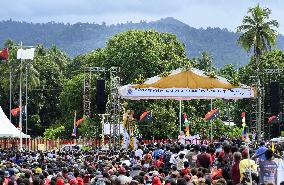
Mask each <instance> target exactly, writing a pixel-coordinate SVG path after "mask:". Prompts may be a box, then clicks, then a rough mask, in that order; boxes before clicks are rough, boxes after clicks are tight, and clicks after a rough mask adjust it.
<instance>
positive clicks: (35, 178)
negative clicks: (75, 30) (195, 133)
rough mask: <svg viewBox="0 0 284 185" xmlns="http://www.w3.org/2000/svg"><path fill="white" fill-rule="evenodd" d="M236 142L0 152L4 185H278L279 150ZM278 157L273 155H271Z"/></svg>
mask: <svg viewBox="0 0 284 185" xmlns="http://www.w3.org/2000/svg"><path fill="white" fill-rule="evenodd" d="M255 146H256V148H254V147H253V146H251V147H248V146H247V145H245V144H244V143H242V142H240V140H225V141H222V142H217V143H211V144H210V143H209V144H208V145H202V144H188V145H183V144H180V143H178V142H168V143H155V144H147V145H146V144H144V143H143V142H142V143H140V144H139V145H138V148H137V149H135V150H131V149H128V150H127V149H121V148H113V149H105V150H103V149H93V150H89V151H80V150H72V151H45V152H43V151H21V152H20V151H16V150H9V149H3V150H0V160H1V163H0V183H1V184H4V185H111V184H113V185H126V184H130V185H142V184H146V185H150V184H151V185H162V184H165V185H176V184H177V185H192V184H193V185H197V184H216V185H230V184H233V185H236V184H275V185H276V184H277V182H278V184H281V185H283V184H284V182H281V183H280V181H281V179H277V169H278V163H277V162H275V160H274V159H275V158H282V155H283V154H282V148H281V146H280V145H279V146H277V147H275V148H274V149H273V150H272V149H271V148H270V146H267V143H265V142H261V143H259V144H257V145H255ZM276 154H277V155H276Z"/></svg>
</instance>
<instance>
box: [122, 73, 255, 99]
mask: <svg viewBox="0 0 284 185" xmlns="http://www.w3.org/2000/svg"><path fill="white" fill-rule="evenodd" d="M118 91H119V94H120V96H121V98H123V99H132V100H140V99H176V100H190V99H216V98H224V99H243V98H253V97H255V96H256V94H255V92H254V90H253V88H252V87H249V86H246V85H243V84H240V85H238V86H234V85H232V84H230V83H229V82H228V81H227V80H226V79H225V78H222V77H219V76H217V77H216V78H211V77H209V76H207V75H206V74H205V73H204V72H203V71H200V70H198V69H190V70H182V69H177V70H173V71H171V72H170V74H169V75H168V76H166V77H160V76H159V75H158V76H154V77H152V78H149V79H148V80H146V81H145V82H144V83H143V84H128V85H125V86H122V87H120V88H119V90H118Z"/></svg>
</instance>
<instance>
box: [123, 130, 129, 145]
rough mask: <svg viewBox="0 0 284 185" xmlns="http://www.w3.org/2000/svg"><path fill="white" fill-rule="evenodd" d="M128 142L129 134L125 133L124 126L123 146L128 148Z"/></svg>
mask: <svg viewBox="0 0 284 185" xmlns="http://www.w3.org/2000/svg"><path fill="white" fill-rule="evenodd" d="M129 143H130V139H129V134H128V133H127V130H126V128H124V129H123V144H122V146H123V148H128V146H129Z"/></svg>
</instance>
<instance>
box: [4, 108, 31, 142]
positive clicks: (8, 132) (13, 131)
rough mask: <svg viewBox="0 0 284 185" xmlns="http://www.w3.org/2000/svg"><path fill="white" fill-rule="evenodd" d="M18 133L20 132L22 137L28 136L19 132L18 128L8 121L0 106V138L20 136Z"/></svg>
mask: <svg viewBox="0 0 284 185" xmlns="http://www.w3.org/2000/svg"><path fill="white" fill-rule="evenodd" d="M20 134H22V138H30V136H29V135H26V134H24V133H23V132H20V130H19V129H17V128H16V127H15V126H14V125H13V124H12V123H11V122H10V120H9V119H8V118H7V116H6V115H5V113H4V112H3V109H2V107H1V106H0V138H3V137H6V138H20Z"/></svg>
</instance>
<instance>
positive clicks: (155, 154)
mask: <svg viewBox="0 0 284 185" xmlns="http://www.w3.org/2000/svg"><path fill="white" fill-rule="evenodd" d="M163 153H164V150H162V149H157V150H155V151H154V154H153V159H156V157H160V156H161V155H163Z"/></svg>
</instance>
